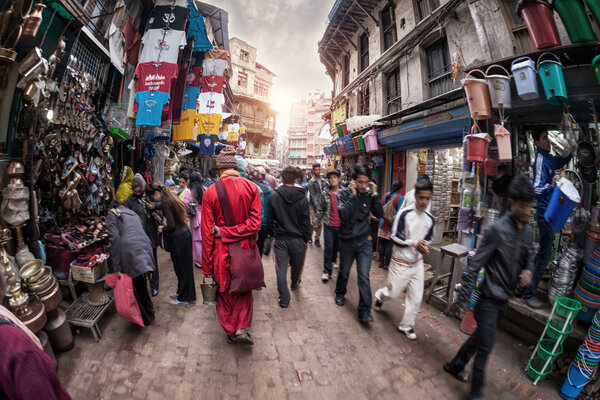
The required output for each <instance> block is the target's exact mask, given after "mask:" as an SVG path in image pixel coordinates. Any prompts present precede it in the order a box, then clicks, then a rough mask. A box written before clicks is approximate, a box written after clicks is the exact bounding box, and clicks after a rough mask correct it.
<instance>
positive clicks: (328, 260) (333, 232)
mask: <svg viewBox="0 0 600 400" xmlns="http://www.w3.org/2000/svg"><path fill="white" fill-rule="evenodd" d="M323 231H324V236H325V250H324V251H323V273H324V274H329V275H331V272H332V271H333V267H332V265H331V264H332V263H334V262H336V260H337V253H338V248H339V247H340V227H339V226H329V225H323Z"/></svg>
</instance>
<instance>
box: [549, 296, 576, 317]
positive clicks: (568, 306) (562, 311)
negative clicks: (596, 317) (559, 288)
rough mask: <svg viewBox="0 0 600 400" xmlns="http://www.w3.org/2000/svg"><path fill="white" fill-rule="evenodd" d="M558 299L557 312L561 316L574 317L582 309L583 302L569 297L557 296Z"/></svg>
mask: <svg viewBox="0 0 600 400" xmlns="http://www.w3.org/2000/svg"><path fill="white" fill-rule="evenodd" d="M555 301H556V310H555V311H556V313H557V314H558V315H560V316H561V317H565V318H572V317H574V316H575V315H577V313H578V312H579V310H581V303H580V302H578V301H577V300H573V299H570V298H568V297H557V298H556V299H555Z"/></svg>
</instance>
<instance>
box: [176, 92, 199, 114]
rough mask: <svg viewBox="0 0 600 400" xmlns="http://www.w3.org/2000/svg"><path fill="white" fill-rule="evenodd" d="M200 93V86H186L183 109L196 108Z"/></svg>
mask: <svg viewBox="0 0 600 400" xmlns="http://www.w3.org/2000/svg"><path fill="white" fill-rule="evenodd" d="M199 95H200V88H197V87H193V86H188V87H186V88H185V91H184V92H183V104H182V106H181V109H182V110H183V111H185V110H195V109H196V103H197V102H198V96H199Z"/></svg>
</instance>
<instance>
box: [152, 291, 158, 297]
mask: <svg viewBox="0 0 600 400" xmlns="http://www.w3.org/2000/svg"><path fill="white" fill-rule="evenodd" d="M156 296H158V289H152V297H156Z"/></svg>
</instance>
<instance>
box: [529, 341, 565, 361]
mask: <svg viewBox="0 0 600 400" xmlns="http://www.w3.org/2000/svg"><path fill="white" fill-rule="evenodd" d="M538 344H539V347H538V352H537V354H536V355H537V356H538V357H539V358H541V359H542V360H547V359H550V360H551V361H552V362H554V360H556V358H557V357H558V356H559V355H561V354H562V352H563V345H562V343H559V344H558V347H557V348H556V350H555V351H554V352H552V350H553V349H554V346H555V345H556V340H552V339H543V340H540V341H539V342H538Z"/></svg>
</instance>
